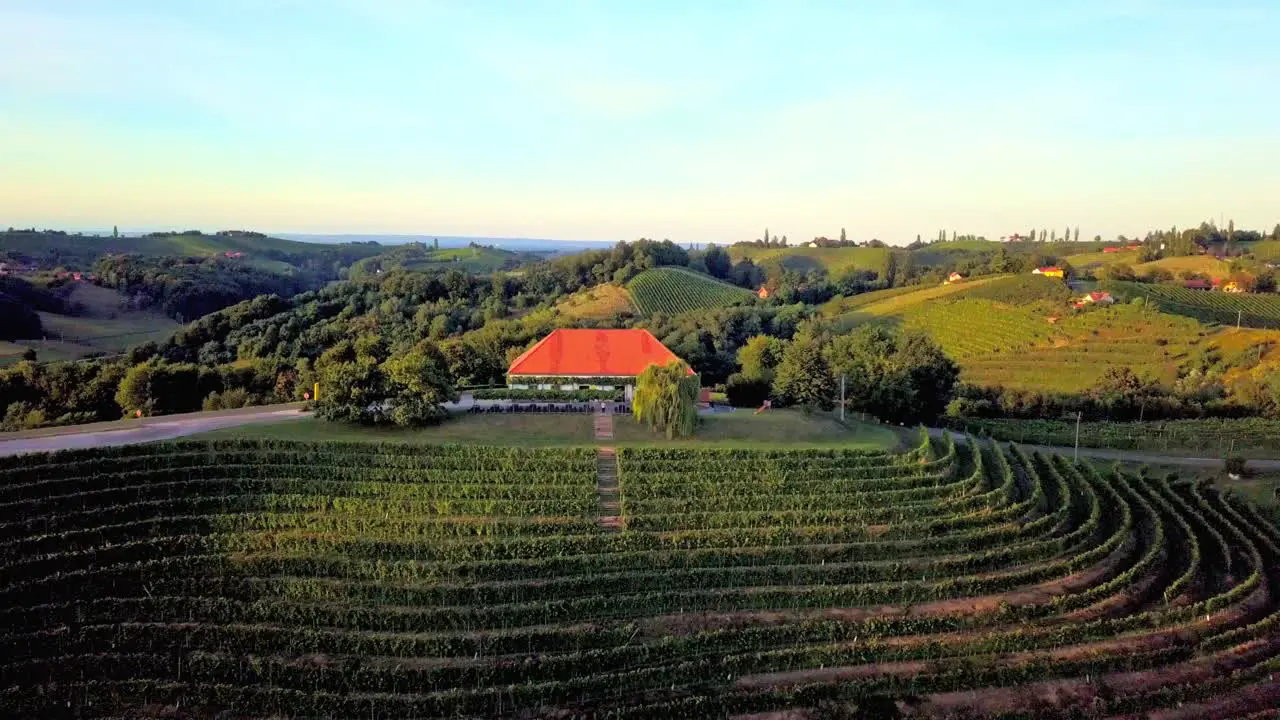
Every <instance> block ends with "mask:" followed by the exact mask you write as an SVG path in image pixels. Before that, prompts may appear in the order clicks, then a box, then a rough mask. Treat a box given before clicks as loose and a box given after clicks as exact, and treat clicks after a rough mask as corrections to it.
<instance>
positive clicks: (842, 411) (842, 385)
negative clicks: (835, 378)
mask: <svg viewBox="0 0 1280 720" xmlns="http://www.w3.org/2000/svg"><path fill="white" fill-rule="evenodd" d="M840 422H844V375H841V376H840Z"/></svg>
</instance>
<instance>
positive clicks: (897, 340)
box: [827, 325, 960, 423]
mask: <svg viewBox="0 0 1280 720" xmlns="http://www.w3.org/2000/svg"><path fill="white" fill-rule="evenodd" d="M827 356H828V357H829V359H830V362H831V367H832V368H833V370H834V371H835V372H836V373H837V374H840V375H843V376H844V377H845V378H846V381H847V383H848V384H847V386H846V391H845V398H846V403H847V404H848V405H849V407H851V408H853V409H855V410H861V411H863V412H867V413H871V414H872V415H875V416H876V417H879V418H881V419H883V420H888V421H891V422H899V423H917V422H926V421H929V420H932V419H934V418H936V417H937V416H938V415H940V414H941V413H942V412H943V410H945V409H946V407H947V403H949V402H950V401H951V398H952V396H953V395H954V393H955V385H956V381H957V379H958V378H959V376H960V369H959V367H957V366H956V364H955V363H954V362H953V361H952V360H951V359H950V358H948V357H947V356H946V355H945V354H943V352H942V349H941V348H940V347H938V345H937V343H935V342H934V341H933V340H932V339H930V338H929V337H928V336H927V335H924V334H922V333H901V332H895V331H893V330H890V329H889V328H887V327H884V326H882V325H864V326H862V327H860V328H858V329H857V330H855V331H854V332H852V333H849V334H847V335H842V336H838V337H836V338H834V339H833V340H832V343H831V345H830V347H829V348H828V350H827Z"/></svg>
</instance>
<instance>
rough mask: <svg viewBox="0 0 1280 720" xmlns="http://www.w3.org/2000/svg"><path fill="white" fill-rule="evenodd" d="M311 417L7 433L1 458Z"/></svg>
mask: <svg viewBox="0 0 1280 720" xmlns="http://www.w3.org/2000/svg"><path fill="white" fill-rule="evenodd" d="M307 417H311V413H309V412H300V411H299V410H298V408H296V407H289V408H281V407H279V406H276V407H269V408H262V409H260V410H257V411H253V410H250V411H243V412H236V413H234V414H227V413H221V412H210V413H189V414H186V415H168V416H164V417H159V418H155V419H148V420H146V421H144V423H143V424H142V425H140V426H138V427H131V428H122V429H118V430H116V429H104V430H82V431H77V430H76V428H66V430H67V432H65V433H60V434H57V435H46V436H43V437H25V438H14V439H12V440H6V439H4V436H5V433H0V455H18V454H22V453H33V452H51V451H54V450H74V449H82V448H93V447H111V446H113V445H134V444H137V443H147V442H156V441H159V440H173V439H175V438H180V437H183V436H185V435H194V434H196V433H202V432H208V431H210V430H219V429H222V428H228V427H237V426H239V425H249V424H253V423H262V422H282V421H287V420H300V419H302V418H307Z"/></svg>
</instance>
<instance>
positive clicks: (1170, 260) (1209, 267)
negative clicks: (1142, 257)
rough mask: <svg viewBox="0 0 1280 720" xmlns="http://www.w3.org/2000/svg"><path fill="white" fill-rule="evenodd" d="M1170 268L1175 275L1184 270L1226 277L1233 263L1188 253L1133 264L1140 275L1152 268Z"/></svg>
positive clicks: (1209, 275) (1213, 276) (1207, 275)
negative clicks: (1181, 255) (1182, 255)
mask: <svg viewBox="0 0 1280 720" xmlns="http://www.w3.org/2000/svg"><path fill="white" fill-rule="evenodd" d="M1156 269H1160V270H1168V271H1169V272H1171V273H1173V275H1174V276H1175V277H1177V276H1179V275H1181V274H1182V273H1184V272H1191V273H1198V274H1200V275H1204V276H1206V277H1210V278H1219V279H1221V278H1226V277H1227V276H1228V275H1230V274H1231V265H1230V264H1229V263H1227V262H1224V261H1222V260H1219V259H1218V258H1215V257H1213V256H1211V255H1187V256H1184V257H1167V258H1161V259H1160V260H1152V261H1151V262H1145V263H1139V264H1137V265H1134V266H1133V271H1134V272H1135V273H1137V274H1139V275H1142V274H1144V273H1148V272H1151V271H1152V270H1156Z"/></svg>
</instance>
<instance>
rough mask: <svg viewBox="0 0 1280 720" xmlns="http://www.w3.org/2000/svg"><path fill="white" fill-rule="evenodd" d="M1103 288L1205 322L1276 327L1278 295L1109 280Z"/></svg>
mask: <svg viewBox="0 0 1280 720" xmlns="http://www.w3.org/2000/svg"><path fill="white" fill-rule="evenodd" d="M1106 286H1107V288H1108V289H1110V290H1111V291H1112V292H1115V293H1116V294H1117V295H1120V296H1122V297H1126V298H1134V297H1144V298H1146V299H1147V302H1150V303H1153V304H1154V305H1156V306H1157V307H1159V308H1160V309H1161V310H1163V311H1164V312H1167V313H1172V314H1175V315H1185V316H1187V317H1193V318H1195V319H1197V320H1203V321H1205V322H1215V323H1221V324H1223V325H1235V324H1236V323H1237V322H1239V323H1240V324H1241V325H1243V326H1246V327H1255V328H1277V327H1280V296H1277V295H1274V294H1272V295H1263V294H1257V293H1238V294H1237V293H1224V292H1214V291H1205V290H1190V289H1187V288H1185V287H1181V286H1178V285H1159V284H1148V283H1133V282H1111V283H1107V284H1106Z"/></svg>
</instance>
